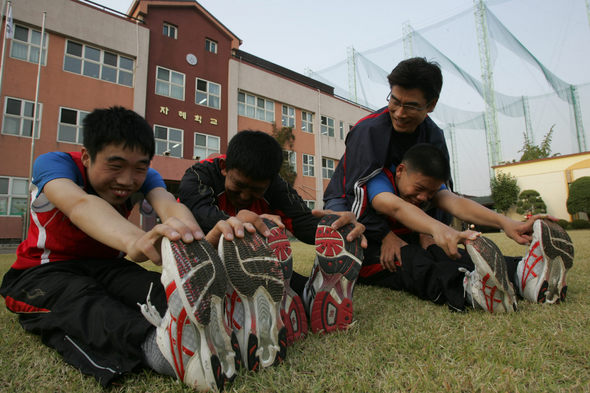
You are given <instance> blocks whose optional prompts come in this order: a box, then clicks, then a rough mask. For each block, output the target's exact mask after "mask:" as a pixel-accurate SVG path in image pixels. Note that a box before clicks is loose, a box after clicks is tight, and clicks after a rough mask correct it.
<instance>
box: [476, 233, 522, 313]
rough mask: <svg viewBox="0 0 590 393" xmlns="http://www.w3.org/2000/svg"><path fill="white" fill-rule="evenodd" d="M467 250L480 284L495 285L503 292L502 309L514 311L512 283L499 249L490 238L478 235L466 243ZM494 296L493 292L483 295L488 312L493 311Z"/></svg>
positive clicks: (485, 285) (514, 299)
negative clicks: (480, 281) (479, 278)
mask: <svg viewBox="0 0 590 393" xmlns="http://www.w3.org/2000/svg"><path fill="white" fill-rule="evenodd" d="M467 252H468V254H469V256H470V257H471V260H472V262H473V264H474V265H475V268H476V269H477V272H478V273H479V275H480V277H481V278H482V285H483V286H484V287H488V288H493V287H496V288H497V289H498V290H499V291H500V292H502V294H503V296H502V300H501V302H502V305H503V307H504V309H505V310H506V311H507V312H510V311H516V310H517V305H516V296H515V294H514V289H513V287H512V283H511V282H510V280H509V279H508V273H507V271H506V262H505V261H504V258H503V257H502V253H501V252H500V249H498V247H497V246H496V245H495V244H494V242H492V241H491V240H490V239H488V238H486V237H484V236H479V237H478V238H477V239H476V240H474V241H470V242H468V243H467ZM490 263H491V264H490ZM494 296H495V292H492V294H491V295H489V296H485V298H486V307H487V311H489V312H494ZM490 300H491V301H490Z"/></svg>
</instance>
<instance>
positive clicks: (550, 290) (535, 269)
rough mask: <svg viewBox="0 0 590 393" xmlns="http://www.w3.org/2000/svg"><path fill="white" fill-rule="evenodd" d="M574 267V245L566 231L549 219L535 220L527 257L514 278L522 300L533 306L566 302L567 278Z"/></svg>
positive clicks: (522, 261)
mask: <svg viewBox="0 0 590 393" xmlns="http://www.w3.org/2000/svg"><path fill="white" fill-rule="evenodd" d="M573 264H574V246H573V244H572V241H571V239H570V237H569V235H568V234H567V232H566V231H565V230H564V229H563V228H562V227H561V226H559V225H558V224H557V223H555V222H553V221H550V220H536V221H535V223H534V224H533V239H532V242H531V245H530V246H529V250H528V252H527V254H526V256H525V257H524V258H523V259H522V260H521V261H520V262H519V263H518V267H517V268H516V277H517V284H518V289H519V291H520V294H521V295H522V297H524V298H525V299H527V300H530V301H531V302H535V303H555V302H557V301H560V300H565V297H566V294H567V283H566V275H567V272H568V270H569V269H571V267H572V266H573Z"/></svg>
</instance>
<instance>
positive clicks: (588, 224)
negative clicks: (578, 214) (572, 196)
mask: <svg viewBox="0 0 590 393" xmlns="http://www.w3.org/2000/svg"><path fill="white" fill-rule="evenodd" d="M572 229H590V221H586V220H573V221H572Z"/></svg>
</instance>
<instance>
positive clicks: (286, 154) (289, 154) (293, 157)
mask: <svg viewBox="0 0 590 393" xmlns="http://www.w3.org/2000/svg"><path fill="white" fill-rule="evenodd" d="M283 160H284V161H287V162H288V163H289V166H290V167H291V170H292V171H293V172H295V173H297V153H296V152H294V151H290V150H283Z"/></svg>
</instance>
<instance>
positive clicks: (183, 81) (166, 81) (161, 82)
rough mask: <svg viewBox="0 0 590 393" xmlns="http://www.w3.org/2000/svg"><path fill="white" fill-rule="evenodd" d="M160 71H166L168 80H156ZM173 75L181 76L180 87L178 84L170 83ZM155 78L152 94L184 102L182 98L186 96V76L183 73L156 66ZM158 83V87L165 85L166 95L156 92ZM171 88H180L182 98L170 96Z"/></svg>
mask: <svg viewBox="0 0 590 393" xmlns="http://www.w3.org/2000/svg"><path fill="white" fill-rule="evenodd" d="M160 69H162V70H165V71H168V80H164V79H160V78H158V76H159V72H158V71H159V70H160ZM173 74H177V75H182V86H180V85H179V84H178V83H175V82H172V76H173ZM155 77H156V81H155V82H156V83H155V85H154V93H155V94H157V95H159V96H162V97H168V98H172V99H173V100H179V101H184V98H185V96H186V75H185V74H184V73H182V72H178V71H175V70H173V69H170V68H166V67H162V66H159V65H157V66H156V75H155ZM158 82H160V86H161V85H162V84H165V85H166V86H167V87H168V94H162V93H159V92H158ZM173 86H176V87H181V88H182V98H178V97H174V96H172V93H171V92H172V87H173Z"/></svg>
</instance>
